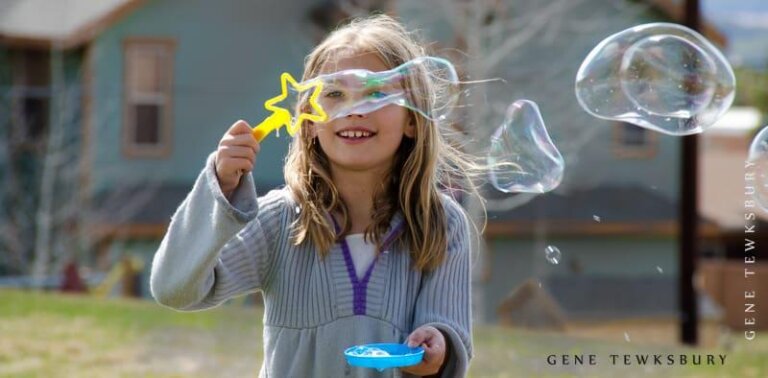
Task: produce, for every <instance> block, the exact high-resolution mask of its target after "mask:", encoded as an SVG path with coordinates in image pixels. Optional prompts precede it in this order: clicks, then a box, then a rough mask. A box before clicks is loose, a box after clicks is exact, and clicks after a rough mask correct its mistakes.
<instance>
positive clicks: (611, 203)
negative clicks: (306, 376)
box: [486, 186, 715, 236]
mask: <svg viewBox="0 0 768 378" xmlns="http://www.w3.org/2000/svg"><path fill="white" fill-rule="evenodd" d="M493 192H494V191H491V193H493ZM493 195H496V196H498V195H499V194H498V192H496V194H493ZM487 211H488V225H487V227H486V234H487V235H489V236H496V235H513V234H530V233H531V232H533V231H535V230H536V229H537V227H539V222H537V220H543V221H544V223H545V224H546V227H545V228H546V230H547V232H551V233H557V234H564V235H565V234H569V235H570V234H574V235H575V234H580V235H585V234H614V235H615V234H622V235H623V234H626V235H673V234H675V232H676V229H677V227H678V224H677V211H678V204H677V203H676V202H674V201H672V200H670V199H669V198H667V197H665V196H663V195H662V194H660V193H658V192H657V191H656V190H654V189H651V188H643V187H639V186H599V187H595V188H591V189H582V190H573V191H570V192H568V193H565V194H560V193H556V192H550V193H547V194H544V195H538V196H536V197H535V198H534V199H532V200H531V201H529V202H527V203H525V204H524V205H521V206H518V207H516V208H514V209H512V210H507V211H494V210H493V209H492V208H488V209H487ZM701 225H702V234H705V235H709V234H711V233H712V232H714V231H715V230H714V228H713V227H714V223H713V222H711V221H710V220H709V219H707V218H701Z"/></svg>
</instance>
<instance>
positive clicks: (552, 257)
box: [544, 245, 562, 264]
mask: <svg viewBox="0 0 768 378" xmlns="http://www.w3.org/2000/svg"><path fill="white" fill-rule="evenodd" d="M544 256H545V257H546V258H547V261H549V262H550V263H551V264H559V263H560V260H561V258H562V254H561V253H560V250H559V249H558V248H557V247H555V246H553V245H548V246H547V248H545V249H544Z"/></svg>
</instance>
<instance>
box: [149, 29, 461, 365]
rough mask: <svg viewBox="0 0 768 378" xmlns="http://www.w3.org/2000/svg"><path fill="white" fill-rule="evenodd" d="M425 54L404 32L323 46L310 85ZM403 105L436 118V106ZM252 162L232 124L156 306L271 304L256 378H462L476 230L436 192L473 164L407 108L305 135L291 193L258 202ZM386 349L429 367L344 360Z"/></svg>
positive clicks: (177, 232) (346, 33) (295, 146)
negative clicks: (406, 348)
mask: <svg viewBox="0 0 768 378" xmlns="http://www.w3.org/2000/svg"><path fill="white" fill-rule="evenodd" d="M424 55H425V52H424V51H423V49H422V48H421V47H419V45H417V44H416V43H415V42H414V41H413V40H412V39H411V37H410V36H409V34H408V33H407V31H406V30H405V29H404V28H403V27H402V26H401V25H400V24H399V23H397V22H396V21H395V20H393V19H392V18H390V17H387V16H376V17H372V18H369V19H365V20H358V21H355V22H353V23H351V24H349V25H348V26H346V27H343V28H341V29H339V30H337V31H335V32H334V33H333V34H331V35H330V36H329V37H328V38H327V39H326V40H325V41H324V42H322V43H321V44H320V45H319V46H318V47H316V48H315V50H314V51H313V52H312V53H311V54H310V55H309V56H308V57H307V59H306V64H305V72H304V79H305V80H306V79H308V78H312V77H316V76H317V75H320V74H325V73H331V72H337V71H340V70H347V69H353V68H358V69H367V70H370V71H374V72H376V71H384V70H389V69H392V68H394V67H397V66H399V65H400V64H402V63H404V62H407V61H409V60H411V59H414V58H416V57H419V56H424ZM403 85H405V86H406V87H409V86H419V85H427V84H425V82H424V81H423V80H418V79H408V80H405V82H404V83H403ZM409 89H416V90H411V91H409V92H408V93H411V96H413V95H412V93H424V94H429V93H432V92H430V90H429V88H409ZM324 95H328V96H331V95H333V96H337V95H343V94H340V93H333V94H324ZM409 100H410V101H413V102H415V103H417V104H419V105H420V106H423V107H425V108H426V107H428V106H429V104H431V100H432V99H431V98H429V96H428V95H424V96H421V98H410V99H409ZM258 152H259V144H258V143H257V142H256V141H255V140H254V139H253V138H252V137H251V129H250V126H249V125H248V124H247V123H246V122H244V121H238V122H237V123H235V124H234V125H233V126H232V127H231V128H230V129H229V130H228V131H227V132H226V134H225V135H224V137H223V138H222V139H221V142H220V143H219V147H218V150H217V151H216V152H215V153H213V154H211V155H210V156H209V158H208V160H207V163H206V166H205V169H204V170H203V171H202V173H201V174H200V176H199V177H198V179H197V181H196V182H195V185H194V187H193V188H192V191H191V192H190V193H189V195H188V196H187V198H186V199H185V200H184V202H183V203H182V204H181V205H180V206H179V208H178V210H177V211H176V213H175V215H174V216H173V218H172V220H171V224H170V226H169V228H168V232H167V234H166V235H165V238H164V239H163V241H162V244H161V245H160V248H159V250H158V251H157V254H156V255H155V258H154V261H153V264H152V277H151V289H152V295H153V296H154V297H155V298H156V299H157V301H158V302H160V303H161V304H163V305H166V306H169V307H172V308H174V309H178V310H199V309H205V308H210V307H213V306H216V305H218V304H220V303H222V302H223V301H225V300H227V299H228V298H231V297H233V296H236V295H240V294H244V293H248V292H252V291H255V290H262V291H263V295H264V305H265V315H264V343H265V348H264V350H265V359H264V364H263V365H262V368H261V373H260V376H262V377H267V376H272V377H311V376H316V377H341V376H377V377H378V376H386V377H393V376H414V375H415V376H429V375H436V376H441V377H459V376H463V375H465V374H466V372H467V368H468V366H469V361H470V359H471V358H472V331H471V315H470V296H469V293H470V244H471V243H470V232H469V230H470V229H469V221H468V218H467V217H466V216H465V214H464V213H463V211H462V209H461V207H460V206H459V205H458V204H457V203H456V202H454V201H453V200H452V199H450V198H449V197H448V196H446V195H445V194H442V193H441V192H440V188H441V187H442V186H445V185H446V184H449V183H446V182H445V181H446V178H447V177H456V176H455V175H456V173H457V170H459V171H460V172H461V169H462V167H470V166H471V164H470V163H469V160H467V159H466V158H465V157H463V156H462V155H461V154H460V153H458V152H457V150H456V149H454V148H452V147H450V146H449V145H448V144H447V143H446V142H445V141H444V140H443V137H442V136H441V134H440V132H439V129H438V125H437V124H436V123H434V122H432V121H430V120H429V119H427V118H425V117H423V116H421V115H420V114H419V113H416V112H413V111H410V110H408V109H406V108H404V107H401V106H397V105H389V106H386V107H384V108H381V109H379V110H376V111H373V112H371V113H368V114H354V113H353V114H351V115H348V116H346V117H343V118H339V119H335V120H333V121H331V122H328V123H323V124H319V123H318V124H313V123H311V122H305V123H304V124H303V125H302V127H301V129H300V131H299V133H298V134H297V135H296V136H295V137H294V139H293V140H292V142H291V146H290V151H289V154H288V157H287V162H286V166H285V180H286V183H287V185H286V187H285V188H282V189H279V190H273V191H270V192H269V193H267V194H266V195H265V196H263V197H258V198H257V196H256V193H255V189H254V183H253V178H252V176H251V175H248V174H243V173H244V172H250V171H251V170H252V168H253V166H254V163H255V159H256V156H257V155H258ZM468 164H469V165H468ZM380 342H395V343H404V342H405V343H408V344H409V345H410V346H417V345H420V346H422V347H423V348H424V349H425V354H424V359H423V361H422V362H421V363H420V364H419V365H416V366H411V367H408V368H402V369H389V370H385V371H383V372H379V371H377V370H373V369H364V368H357V367H352V366H349V365H348V364H347V363H346V360H345V358H344V355H343V351H344V349H346V348H348V347H350V346H353V345H359V344H367V343H380Z"/></svg>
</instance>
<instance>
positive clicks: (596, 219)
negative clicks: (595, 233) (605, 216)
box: [592, 215, 600, 223]
mask: <svg viewBox="0 0 768 378" xmlns="http://www.w3.org/2000/svg"><path fill="white" fill-rule="evenodd" d="M592 219H594V220H595V222H597V223H600V217H599V216H597V215H593V216H592Z"/></svg>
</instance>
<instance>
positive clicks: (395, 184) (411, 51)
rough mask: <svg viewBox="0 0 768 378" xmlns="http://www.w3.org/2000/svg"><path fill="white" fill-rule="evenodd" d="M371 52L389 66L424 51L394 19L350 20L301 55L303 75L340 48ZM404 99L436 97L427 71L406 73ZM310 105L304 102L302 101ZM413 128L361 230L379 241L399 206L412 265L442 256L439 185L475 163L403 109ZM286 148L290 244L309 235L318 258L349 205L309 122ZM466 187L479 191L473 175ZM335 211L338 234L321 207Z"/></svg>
mask: <svg viewBox="0 0 768 378" xmlns="http://www.w3.org/2000/svg"><path fill="white" fill-rule="evenodd" d="M349 52H353V53H374V54H375V55H377V56H378V57H379V58H380V59H381V61H382V62H383V63H384V64H385V65H386V66H387V68H388V69H392V68H395V67H397V66H399V65H400V64H402V63H404V62H407V61H409V60H412V59H414V58H417V57H421V56H426V55H427V54H426V51H425V49H424V48H423V47H422V46H421V45H420V44H419V43H417V42H416V40H415V39H414V38H413V37H412V36H411V35H410V34H409V33H408V31H407V30H406V29H405V28H404V27H403V26H402V25H401V24H400V23H399V22H397V21H396V20H395V19H393V18H391V17H389V16H386V15H376V16H372V17H368V18H363V19H356V20H354V21H352V22H351V23H349V24H348V25H346V26H344V27H342V28H340V29H338V30H336V31H334V32H333V33H332V34H331V35H329V36H328V37H327V38H326V39H325V40H324V41H323V42H321V43H320V44H319V45H318V46H317V47H316V48H315V49H314V50H313V51H312V52H311V53H310V54H309V55H308V56H307V58H306V60H305V65H304V76H303V80H307V79H309V78H312V77H315V76H317V75H318V74H320V73H321V72H320V70H322V69H323V67H324V66H325V65H326V64H328V63H332V62H334V60H336V59H338V54H340V53H349ZM404 85H405V87H406V88H407V89H408V92H409V96H411V98H410V99H409V100H410V101H413V102H414V103H416V104H418V106H419V108H420V109H428V108H429V107H430V106H431V105H432V101H433V99H434V96H435V92H434V88H432V87H431V86H430V84H429V82H428V80H427V79H426V76H425V75H412V76H411V77H409V78H408V79H407V80H406V81H405V83H404ZM299 106H300V107H302V108H303V110H305V111H308V105H307V104H300V105H299ZM409 117H410V121H412V122H413V123H414V125H415V134H414V137H413V138H412V139H411V138H403V141H402V142H401V145H400V147H399V148H398V150H397V152H396V156H395V160H394V162H393V165H392V169H391V171H390V172H389V175H388V177H387V179H386V180H383V184H382V185H381V187H380V188H379V190H378V191H377V192H376V194H375V195H374V200H373V222H372V224H371V226H370V227H368V229H366V231H365V237H366V239H367V240H373V241H375V243H376V245H377V246H379V247H380V246H381V243H382V238H383V237H384V233H385V232H386V231H387V229H388V228H389V224H390V222H391V220H392V217H393V216H394V215H395V213H396V212H397V211H398V210H399V211H400V212H401V213H402V215H403V218H404V221H405V230H404V231H405V232H404V233H403V235H402V237H401V238H400V240H399V242H401V243H405V246H407V247H408V249H409V250H410V251H411V252H410V253H411V258H412V261H413V264H414V267H415V268H416V269H419V270H427V271H430V270H433V269H434V268H435V267H437V266H438V265H439V264H440V263H441V262H442V261H443V259H444V256H445V252H446V250H447V247H448V230H447V221H446V214H445V210H444V207H443V203H442V199H441V198H440V197H441V194H440V189H441V187H442V188H455V187H457V185H456V182H454V181H455V180H456V179H457V178H462V177H469V176H468V175H467V174H466V173H467V172H468V171H470V170H472V168H473V167H475V165H474V164H473V163H472V162H471V160H470V159H469V158H468V156H467V155H465V154H464V153H462V152H461V151H460V150H459V149H458V148H456V147H454V146H452V145H450V144H449V143H447V142H446V141H445V140H444V139H443V136H442V135H441V132H440V130H439V129H438V125H437V124H435V123H434V122H433V121H431V120H430V119H428V118H426V117H423V116H421V115H420V114H418V113H416V112H413V111H410V110H409ZM299 130H300V131H299V133H298V135H297V137H295V138H294V139H293V141H292V142H291V145H290V147H289V151H288V156H287V158H286V165H285V181H286V184H287V186H288V187H289V188H290V190H291V191H292V194H293V195H294V197H295V199H296V201H297V202H298V205H299V206H300V207H301V212H300V215H299V217H298V219H297V220H296V222H295V223H294V224H293V229H294V234H293V241H294V244H296V245H299V244H301V243H303V242H305V241H307V240H308V239H309V240H311V242H312V243H313V244H314V245H315V247H316V248H317V250H318V253H319V254H320V256H321V258H322V257H325V256H326V255H327V254H328V253H329V251H330V249H331V247H332V246H333V244H334V243H335V242H336V241H337V240H339V239H337V238H343V237H344V236H345V235H346V234H347V233H348V232H349V230H350V228H351V221H350V219H349V216H348V212H347V207H346V205H345V204H344V202H343V201H342V199H341V197H340V196H339V192H338V190H337V189H336V187H335V186H334V184H333V181H332V179H331V173H330V165H329V161H328V158H327V156H326V155H325V153H324V152H323V151H322V148H321V147H320V145H319V143H315V140H314V138H313V134H312V133H311V130H310V128H309V127H307V125H302V127H301V128H300V129H299ZM460 187H462V188H463V189H464V190H467V189H468V191H469V192H471V193H474V194H477V188H476V187H475V186H474V185H473V184H472V182H471V181H465V182H463V185H461V186H460ZM334 211H336V212H338V213H340V214H341V220H340V222H339V223H340V228H341V232H340V233H339V234H338V235H337V234H336V232H335V229H334V225H333V223H331V222H332V221H331V220H330V219H329V218H328V217H327V216H326V214H330V213H333V212H334Z"/></svg>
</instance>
